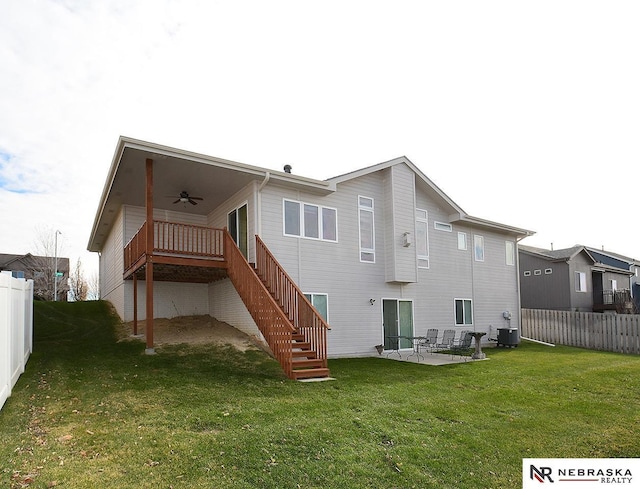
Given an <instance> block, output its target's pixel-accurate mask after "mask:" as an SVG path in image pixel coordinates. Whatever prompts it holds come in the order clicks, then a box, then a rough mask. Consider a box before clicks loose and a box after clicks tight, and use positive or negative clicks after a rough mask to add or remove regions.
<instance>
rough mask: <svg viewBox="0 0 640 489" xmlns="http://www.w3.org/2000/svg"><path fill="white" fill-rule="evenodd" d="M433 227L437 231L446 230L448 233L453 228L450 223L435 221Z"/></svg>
mask: <svg viewBox="0 0 640 489" xmlns="http://www.w3.org/2000/svg"><path fill="white" fill-rule="evenodd" d="M433 227H434V228H435V229H437V230H438V231H447V232H449V233H450V232H451V231H452V230H453V228H452V227H451V224H447V223H446V222H438V221H435V222H434V223H433Z"/></svg>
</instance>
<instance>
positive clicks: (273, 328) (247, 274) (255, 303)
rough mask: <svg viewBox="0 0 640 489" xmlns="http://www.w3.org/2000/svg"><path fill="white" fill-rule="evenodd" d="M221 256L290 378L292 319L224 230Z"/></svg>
mask: <svg viewBox="0 0 640 489" xmlns="http://www.w3.org/2000/svg"><path fill="white" fill-rule="evenodd" d="M224 256H225V260H226V261H227V274H228V276H229V278H230V279H231V282H232V283H233V285H234V287H235V289H236V290H237V291H238V295H239V296H240V298H241V299H242V302H244V304H245V306H246V307H247V310H248V311H249V313H250V314H251V317H252V318H253V320H254V322H255V323H256V326H258V329H259V330H260V332H261V333H262V336H264V339H265V340H266V342H267V344H268V345H269V347H270V348H271V351H272V352H273V355H274V356H275V357H276V360H278V362H280V365H281V366H282V369H283V370H284V372H285V374H286V375H287V377H289V378H293V354H292V351H293V348H292V335H293V333H294V331H295V328H294V326H293V325H292V324H291V321H290V320H289V318H288V317H287V315H286V314H285V313H284V311H283V310H282V309H281V308H280V307H279V306H278V303H277V302H276V301H275V299H274V298H273V296H272V295H271V293H270V292H269V290H268V289H267V287H266V286H265V284H264V283H263V282H262V280H260V277H258V275H257V274H256V272H255V270H254V269H253V267H252V266H251V265H250V264H249V262H248V261H247V259H246V258H245V256H244V255H243V254H242V252H241V251H240V248H238V246H237V245H236V243H235V241H234V240H233V238H232V237H231V234H230V233H229V231H228V230H227V229H226V228H225V230H224Z"/></svg>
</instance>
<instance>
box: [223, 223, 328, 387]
mask: <svg viewBox="0 0 640 489" xmlns="http://www.w3.org/2000/svg"><path fill="white" fill-rule="evenodd" d="M224 248H225V260H226V261H227V274H228V276H229V278H230V279H231V282H232V283H233V285H234V287H235V288H236V290H237V291H238V294H239V295H240V298H241V299H242V301H243V302H244V304H245V306H246V307H247V310H248V311H249V313H250V314H251V317H252V318H253V320H254V322H255V323H256V325H257V326H258V328H259V329H260V332H261V333H262V335H263V336H264V338H265V340H266V341H267V344H268V345H269V347H270V348H271V351H272V352H273V354H274V356H275V357H276V359H277V360H278V361H279V362H280V365H282V368H283V370H284V372H285V374H286V375H287V376H288V377H289V378H291V379H296V380H298V379H312V378H317V379H319V378H326V377H328V376H329V368H328V365H327V330H328V329H329V325H328V324H327V323H326V322H325V321H324V319H323V318H322V317H321V316H320V315H319V314H318V312H317V311H316V310H315V308H314V307H313V306H312V305H311V303H309V301H308V300H307V298H306V297H305V296H304V294H302V292H301V291H300V289H299V288H298V286H297V285H296V284H295V283H294V282H293V280H291V278H290V277H289V276H288V275H287V273H286V272H285V271H284V269H283V268H282V266H281V265H280V264H279V263H278V262H277V260H276V259H275V258H274V257H273V255H272V254H271V252H269V250H268V249H267V247H266V245H265V244H264V242H263V241H262V240H261V239H260V238H259V237H258V236H256V264H254V265H253V266H252V265H250V264H249V263H248V262H247V260H246V259H245V257H244V256H243V255H242V253H241V252H240V250H239V248H238V247H237V246H236V244H235V242H234V241H233V239H232V238H231V235H230V234H229V233H228V232H225V246H224Z"/></svg>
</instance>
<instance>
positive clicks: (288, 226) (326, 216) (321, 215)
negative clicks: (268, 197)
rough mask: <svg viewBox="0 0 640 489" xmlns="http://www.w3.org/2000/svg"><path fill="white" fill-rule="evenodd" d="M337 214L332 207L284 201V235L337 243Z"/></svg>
mask: <svg viewBox="0 0 640 489" xmlns="http://www.w3.org/2000/svg"><path fill="white" fill-rule="evenodd" d="M337 212H338V211H337V210H336V209H334V208H332V207H324V206H321V205H316V204H309V203H306V202H298V201H295V200H287V199H284V200H283V216H284V225H283V228H284V235H285V236H292V237H296V238H306V239H315V240H320V241H332V242H337V241H338V217H337Z"/></svg>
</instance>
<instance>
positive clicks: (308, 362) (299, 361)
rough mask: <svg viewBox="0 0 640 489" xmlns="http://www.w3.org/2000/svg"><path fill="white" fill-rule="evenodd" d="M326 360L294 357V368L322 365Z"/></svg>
mask: <svg viewBox="0 0 640 489" xmlns="http://www.w3.org/2000/svg"><path fill="white" fill-rule="evenodd" d="M323 363H324V361H323V360H322V359H321V358H294V359H293V368H296V367H306V366H313V367H322V364H323Z"/></svg>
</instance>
